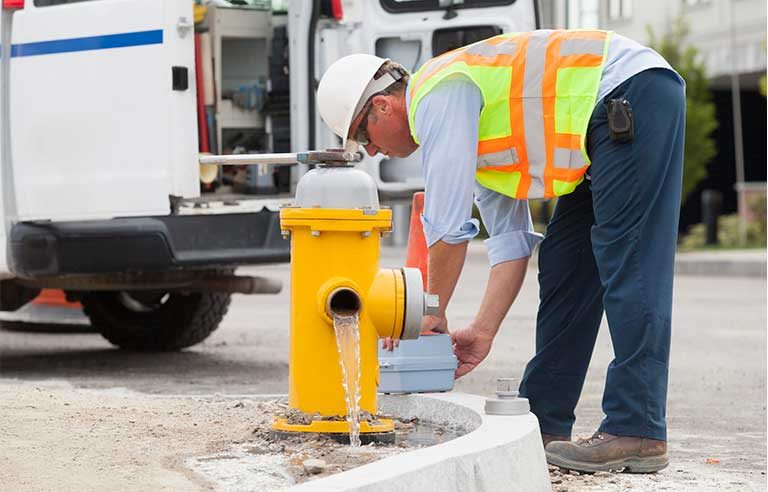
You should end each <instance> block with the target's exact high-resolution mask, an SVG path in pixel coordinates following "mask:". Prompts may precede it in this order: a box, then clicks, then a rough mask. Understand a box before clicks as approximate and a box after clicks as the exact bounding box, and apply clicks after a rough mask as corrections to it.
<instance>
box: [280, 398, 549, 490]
mask: <svg viewBox="0 0 768 492" xmlns="http://www.w3.org/2000/svg"><path fill="white" fill-rule="evenodd" d="M484 404H485V398H483V397H481V396H476V395H469V394H464V393H440V394H421V395H380V398H379V410H380V411H381V412H382V413H391V414H394V415H397V416H398V417H405V418H419V419H422V420H424V421H430V422H433V423H438V424H448V425H459V426H464V427H465V428H469V429H474V430H473V431H472V432H470V433H468V434H466V435H464V436H461V437H459V438H456V439H454V440H452V441H448V442H446V443H443V444H438V445H435V446H430V447H426V448H422V449H417V450H414V451H409V452H406V453H402V454H399V455H396V456H392V457H389V458H385V459H383V460H379V461H376V462H374V463H370V464H368V465H364V466H361V467H358V468H355V469H353V470H349V471H346V472H343V473H339V474H337V475H333V476H330V477H326V478H321V479H318V480H314V481H311V482H305V483H303V484H300V485H297V486H294V487H291V488H290V489H288V490H290V491H294V492H320V491H328V492H330V491H334V492H341V491H346V492H353V491H354V492H390V491H393V490H397V491H399V492H406V491H418V492H424V491H426V490H439V491H441V492H471V491H481V490H520V491H526V492H528V491H531V492H538V491H551V490H552V488H551V485H550V481H549V472H548V470H547V463H546V459H545V457H544V448H543V447H542V445H541V435H540V433H539V423H538V421H537V420H536V417H535V416H534V415H533V414H531V413H528V414H527V415H522V416H499V415H485V413H484V411H483V407H484Z"/></svg>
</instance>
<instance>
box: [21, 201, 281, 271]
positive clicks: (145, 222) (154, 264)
mask: <svg viewBox="0 0 768 492" xmlns="http://www.w3.org/2000/svg"><path fill="white" fill-rule="evenodd" d="M10 246H11V251H10V256H11V258H10V261H11V265H12V269H13V271H14V273H15V274H16V275H18V276H20V277H25V278H32V279H34V278H40V277H50V276H59V275H82V274H104V273H124V272H144V271H155V272H157V271H173V270H183V269H211V268H217V267H233V266H237V265H257V264H265V263H283V262H287V261H289V259H290V243H289V241H286V240H285V239H283V238H282V236H281V235H280V217H279V214H278V213H277V212H275V211H270V210H267V209H264V210H262V211H260V212H254V213H237V214H215V215H171V216H161V217H128V218H117V219H110V220H95V221H75V222H22V223H18V224H15V225H14V226H13V228H12V230H11V241H10Z"/></svg>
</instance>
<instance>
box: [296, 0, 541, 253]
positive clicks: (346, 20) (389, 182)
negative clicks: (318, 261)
mask: <svg viewBox="0 0 768 492" xmlns="http://www.w3.org/2000/svg"><path fill="white" fill-rule="evenodd" d="M294 3H295V4H300V5H294ZM294 3H292V4H291V8H294V7H295V9H296V10H294V11H292V15H291V22H292V25H291V26H290V27H292V28H293V29H292V30H291V49H292V50H293V51H292V52H291V69H292V73H291V84H292V85H291V109H292V116H293V115H294V114H296V113H295V112H294V111H296V110H297V109H298V110H299V111H302V110H303V111H306V110H305V109H304V108H310V113H309V114H308V118H306V119H311V118H312V117H313V115H314V118H315V120H314V121H313V122H310V124H309V125H307V124H306V123H305V122H306V119H298V121H297V120H293V122H298V125H296V124H295V123H293V122H292V126H297V128H295V129H294V128H292V132H293V133H292V138H293V140H292V141H293V142H295V143H299V144H301V143H306V144H307V145H308V146H311V147H313V148H332V147H338V146H339V145H340V140H339V139H338V137H336V136H335V135H334V134H333V133H332V132H331V131H330V129H328V128H327V127H326V126H325V125H324V124H323V123H322V121H321V120H320V118H319V115H318V113H317V111H315V109H314V107H313V106H314V104H313V101H312V99H311V97H308V98H306V99H304V97H305V96H304V95H305V94H307V90H306V85H305V84H307V83H309V84H310V87H314V86H315V85H314V84H315V81H316V80H319V79H320V77H321V76H322V74H323V73H324V72H325V70H326V69H327V68H328V67H329V66H330V65H331V64H332V63H333V62H334V61H336V60H338V59H339V58H341V57H343V56H345V55H348V54H351V53H371V54H375V55H377V56H380V57H383V58H390V59H392V60H394V61H397V62H399V63H402V64H403V65H404V66H405V67H406V68H407V69H408V70H409V71H411V72H412V73H413V72H415V71H416V70H418V69H419V67H421V65H422V64H423V63H424V62H426V61H427V60H429V59H430V58H432V57H435V56H438V55H440V54H442V53H445V52H446V51H450V50H452V49H455V48H459V47H461V46H465V45H467V44H471V43H474V42H476V41H480V40H482V39H485V38H489V37H491V36H495V35H497V34H501V33H504V32H515V31H531V30H534V29H536V28H537V26H538V3H537V0H462V1H459V0H370V1H367V2H357V1H351V0H339V1H337V2H332V4H333V5H335V8H334V9H333V10H332V12H330V13H325V12H319V13H318V12H314V11H311V7H309V6H308V4H309V3H310V2H306V3H305V2H300V1H299V0H296V2H294ZM294 14H295V15H294ZM322 14H330V15H325V16H323V15H322ZM302 20H304V22H305V25H301V24H300V22H301V21H302ZM296 32H309V33H310V34H309V39H307V40H306V43H307V46H308V49H307V52H308V53H309V56H310V57H313V58H310V61H312V59H314V60H315V62H314V64H311V63H310V64H308V65H307V64H305V63H301V62H298V60H295V58H296V56H298V55H294V51H295V50H296V48H298V46H297V43H301V42H302V41H303V40H301V39H300V38H298V37H297V38H294V33H296ZM312 34H314V37H313V36H312ZM313 48H314V49H313ZM305 66H308V68H307V69H306V74H307V75H306V76H305V71H304V67H305ZM295 68H297V69H298V70H297V69H295ZM302 77H303V80H302ZM308 78H309V80H308ZM310 95H311V93H310ZM305 127H308V131H309V135H308V136H307V138H304V135H307V133H305V131H306V130H305ZM313 131H314V135H312V132H313ZM358 166H359V167H360V168H361V169H364V170H366V171H367V172H368V173H369V174H371V175H372V176H373V178H374V179H375V180H376V183H377V185H378V187H379V194H380V196H381V199H382V200H383V201H385V202H390V203H389V204H392V203H391V200H405V202H406V203H408V202H410V197H411V195H412V194H413V192H414V191H417V190H421V189H423V187H424V183H423V180H422V177H421V157H420V154H419V152H418V151H417V152H416V153H414V154H413V155H411V156H409V157H407V158H388V157H385V156H383V155H377V156H374V157H369V156H367V155H366V156H365V157H364V159H363V161H362V162H361V163H360V164H359V165H358ZM393 214H394V216H393V221H394V222H395V229H394V231H393V234H392V239H393V242H394V243H395V244H405V241H406V240H407V229H408V219H409V213H408V209H407V206H405V207H400V206H395V207H393Z"/></svg>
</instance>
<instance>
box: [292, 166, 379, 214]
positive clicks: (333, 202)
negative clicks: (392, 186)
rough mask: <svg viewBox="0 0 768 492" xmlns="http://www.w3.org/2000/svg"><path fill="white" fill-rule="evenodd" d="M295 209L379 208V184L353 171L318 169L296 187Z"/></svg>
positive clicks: (330, 168)
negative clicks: (377, 186) (377, 185)
mask: <svg viewBox="0 0 768 492" xmlns="http://www.w3.org/2000/svg"><path fill="white" fill-rule="evenodd" d="M295 205H296V206H298V207H302V208H312V207H320V208H370V209H375V210H376V209H378V208H379V194H378V191H377V188H376V183H375V182H374V181H373V178H371V176H370V175H368V173H366V172H364V171H361V170H359V169H355V168H353V167H317V168H315V169H313V170H311V171H309V172H308V173H307V174H305V175H304V176H302V178H301V179H300V180H299V183H298V185H296V201H295Z"/></svg>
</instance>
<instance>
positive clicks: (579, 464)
mask: <svg viewBox="0 0 768 492" xmlns="http://www.w3.org/2000/svg"><path fill="white" fill-rule="evenodd" d="M546 454H547V463H549V464H550V465H555V466H559V467H561V468H567V469H568V470H576V471H579V472H587V473H594V472H599V471H606V472H610V471H619V470H622V469H623V471H625V472H629V473H654V472H657V471H659V470H663V469H664V468H666V467H667V466H668V465H669V456H668V455H667V454H666V453H665V454H662V455H659V456H648V457H646V458H638V457H630V458H623V459H620V460H616V461H607V462H605V463H590V462H586V461H573V460H569V459H567V458H563V457H560V456H557V455H554V454H550V453H546Z"/></svg>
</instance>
